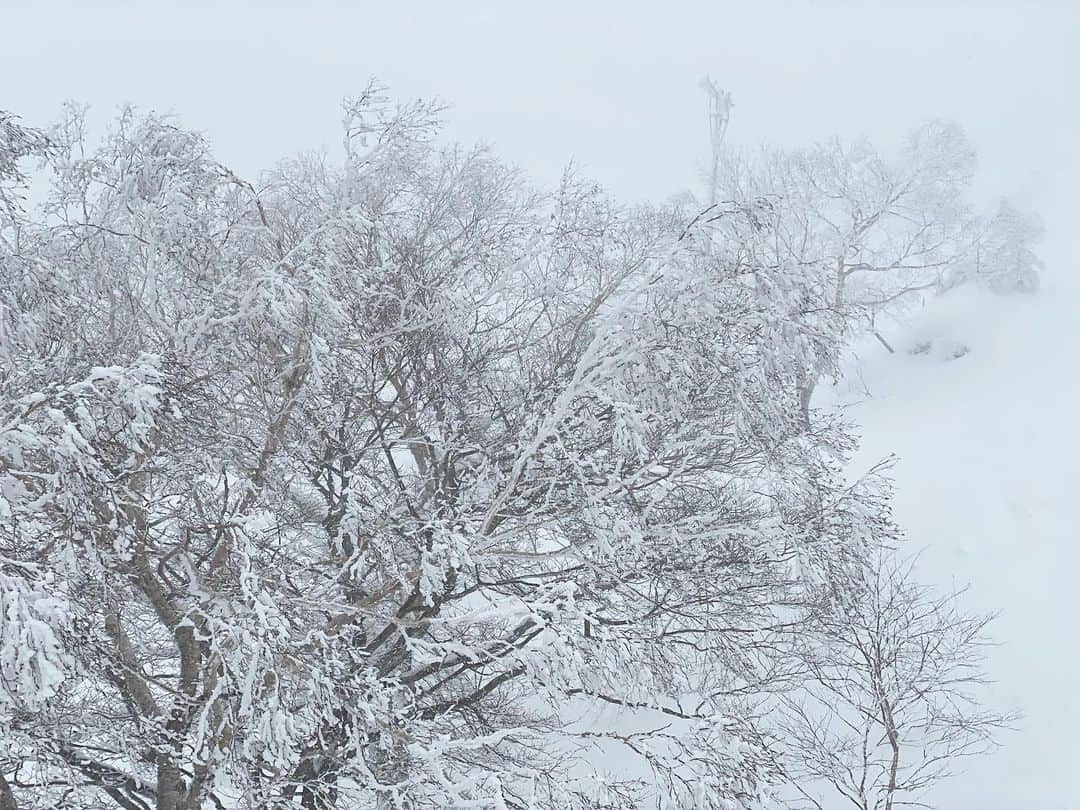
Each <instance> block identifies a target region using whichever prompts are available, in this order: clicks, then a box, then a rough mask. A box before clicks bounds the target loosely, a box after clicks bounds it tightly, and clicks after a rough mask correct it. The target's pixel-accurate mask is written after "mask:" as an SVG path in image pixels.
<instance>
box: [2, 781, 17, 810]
mask: <svg viewBox="0 0 1080 810" xmlns="http://www.w3.org/2000/svg"><path fill="white" fill-rule="evenodd" d="M0 810H19V803H18V802H16V801H15V794H14V793H13V792H12V791H11V785H9V784H8V781H7V779H5V778H4V775H3V774H2V773H0Z"/></svg>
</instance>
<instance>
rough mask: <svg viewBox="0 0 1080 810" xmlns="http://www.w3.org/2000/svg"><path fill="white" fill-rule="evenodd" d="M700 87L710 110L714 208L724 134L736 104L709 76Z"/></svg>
mask: <svg viewBox="0 0 1080 810" xmlns="http://www.w3.org/2000/svg"><path fill="white" fill-rule="evenodd" d="M700 87H701V89H702V90H704V91H705V96H706V99H707V101H706V103H707V104H708V110H709V144H710V146H711V147H712V166H711V171H710V174H709V206H710V207H712V206H713V205H716V184H717V182H718V181H719V179H720V176H719V175H720V156H721V154H722V153H723V144H724V133H725V132H727V128H728V121H729V120H730V119H731V108H732V107H734V106H735V104H734V103H733V102H732V101H731V93H728V92H726V91H724V90H721V89H720V86H719V85H718V84H717V83H716V82H715V81H713V80H712V79H711V78H709V77H708V76H706V77H705V78H703V79H702V80H701V82H700Z"/></svg>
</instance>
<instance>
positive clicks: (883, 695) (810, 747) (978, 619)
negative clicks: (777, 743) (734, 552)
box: [779, 548, 1016, 810]
mask: <svg viewBox="0 0 1080 810" xmlns="http://www.w3.org/2000/svg"><path fill="white" fill-rule="evenodd" d="M962 595H963V591H954V592H950V593H947V594H944V595H940V594H936V593H934V592H933V591H932V590H931V589H930V588H928V587H926V586H923V585H921V584H919V582H918V580H917V578H916V575H915V572H914V561H913V560H904V559H903V558H901V557H898V556H897V555H896V553H895V552H894V551H891V550H889V549H884V548H883V549H880V550H879V552H878V553H877V557H876V564H875V565H874V566H873V568H872V570H871V571H870V574H869V576H868V578H867V579H866V581H864V582H859V583H857V584H856V585H854V586H852V587H850V588H848V589H846V591H845V592H844V593H843V594H842V595H839V596H837V597H836V598H835V600H834V604H833V607H832V609H831V610H830V611H829V612H828V613H827V614H826V615H825V616H823V617H822V619H821V622H820V625H819V627H818V629H817V631H816V632H815V633H814V634H813V635H812V639H811V641H810V644H809V646H808V648H807V651H806V658H805V660H806V664H807V673H808V683H807V684H806V687H805V689H804V690H799V691H796V692H794V693H792V694H790V695H787V696H785V698H784V700H783V701H782V707H781V711H780V713H781V717H782V718H783V719H782V721H781V722H780V724H779V734H780V737H781V738H782V740H783V744H782V745H783V749H784V751H785V752H786V754H787V757H788V759H787V762H788V763H789V764H788V766H787V770H786V773H787V776H788V777H789V779H790V781H791V784H792V786H793V787H794V789H795V791H796V793H797V799H796V804H799V805H805V806H807V807H813V808H815V809H816V810H821V809H822V808H824V807H830V806H832V804H831V803H830V802H828V801H827V800H826V798H825V795H826V794H827V793H829V792H832V793H833V795H835V796H839V797H842V798H843V799H844V800H846V801H847V802H848V803H850V804H851V805H853V806H855V807H857V808H859V810H893V808H896V807H905V806H930V805H928V804H926V803H925V794H926V791H927V789H928V788H930V787H931V786H933V785H934V784H935V783H937V782H938V781H940V780H941V779H943V778H945V777H947V776H949V775H950V774H952V773H954V772H955V769H956V768H957V767H958V766H959V764H960V762H961V761H962V760H963V759H964V758H966V757H970V756H974V755H978V754H984V753H987V752H989V751H990V750H992V749H993V748H994V747H995V746H996V742H995V738H994V734H995V732H998V731H1000V730H1002V729H1006V728H1008V727H1009V724H1010V723H1011V722H1012V721H1014V720H1015V719H1016V715H1014V714H1010V713H1006V712H998V711H993V710H989V709H987V708H985V707H984V700H985V688H986V686H987V685H988V681H987V679H986V676H985V674H984V671H983V662H984V652H985V648H986V646H987V644H988V641H987V637H986V633H985V631H986V629H987V626H988V624H989V623H990V621H991V619H992V617H991V616H985V615H968V614H966V613H964V612H963V609H962V607H961V605H960V600H961V597H962Z"/></svg>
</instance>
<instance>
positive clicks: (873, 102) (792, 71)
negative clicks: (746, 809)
mask: <svg viewBox="0 0 1080 810" xmlns="http://www.w3.org/2000/svg"><path fill="white" fill-rule="evenodd" d="M751 6H752V7H753V8H752V9H751ZM0 29H2V30H3V33H4V37H3V43H4V44H3V46H2V47H0V109H4V108H6V109H10V110H12V111H14V112H16V113H19V114H21V115H22V116H23V117H24V118H25V119H26V120H27V122H28V123H31V124H39V125H40V124H46V123H48V122H50V121H51V120H52V119H53V118H54V116H55V115H56V113H57V111H58V109H59V107H60V104H61V103H62V102H63V101H64V100H65V99H75V100H78V101H83V102H87V103H90V104H91V105H92V109H93V110H94V111H95V112H96V113H97V116H98V120H103V119H104V118H105V117H106V116H107V115H110V114H111V113H112V112H113V110H114V109H115V107H116V106H118V105H119V104H121V103H123V102H128V101H130V102H134V103H136V104H139V105H140V106H144V107H152V108H156V109H158V110H162V111H173V112H176V113H178V114H179V116H180V117H181V119H182V121H183V122H184V123H185V124H186V125H188V126H191V127H195V128H198V129H202V130H204V131H205V132H206V133H207V134H208V135H209V137H210V138H211V140H212V142H213V143H214V144H216V147H217V152H218V155H219V157H220V158H221V159H223V160H224V161H225V162H227V163H229V164H231V165H232V166H233V167H234V168H235V169H236V170H238V171H240V172H242V173H245V174H248V175H253V174H255V173H257V172H258V170H259V169H261V168H263V167H265V166H267V165H268V164H270V163H272V162H273V161H274V160H276V159H278V158H280V157H284V156H286V155H288V154H290V153H292V152H294V151H297V150H299V149H307V148H317V147H320V146H324V145H325V146H327V147H329V148H331V149H333V148H336V146H337V144H338V142H339V134H338V133H339V125H340V117H341V115H340V101H341V99H342V97H343V96H345V95H347V94H350V93H356V92H358V91H360V90H361V89H362V88H363V87H364V85H365V84H366V81H367V79H368V77H369V76H372V75H376V76H378V77H379V78H381V79H382V80H383V81H385V82H386V83H387V84H389V85H390V87H391V89H392V91H393V92H394V93H395V94H397V95H398V96H399V97H401V98H415V97H418V96H424V97H431V96H438V97H440V98H442V99H444V100H446V101H447V102H449V103H450V104H451V105H452V108H451V110H450V111H449V113H448V131H449V133H450V134H451V135H452V136H453V137H455V138H458V139H461V140H464V141H475V140H477V139H482V140H485V141H487V142H490V143H493V144H494V145H495V146H496V148H497V150H498V152H499V153H500V154H501V155H502V156H503V157H504V158H506V159H508V160H510V161H512V162H514V163H517V164H519V165H521V166H523V167H524V168H525V169H527V170H528V171H529V172H531V173H532V174H533V175H534V176H536V177H537V178H538V179H539V180H541V181H542V182H550V181H552V180H554V179H555V178H556V177H557V176H558V174H559V172H560V171H561V169H562V167H563V166H564V165H565V164H566V163H567V161H569V160H570V159H574V160H575V162H576V163H578V164H579V165H580V166H582V167H583V168H584V169H585V171H586V172H587V173H588V174H589V175H591V176H592V177H593V178H595V179H596V180H598V181H600V182H601V183H603V184H604V185H606V186H607V187H608V188H610V189H611V190H612V191H613V192H614V193H616V194H617V195H619V196H621V197H623V198H627V199H641V198H651V199H660V198H663V197H666V196H667V195H669V194H673V193H676V192H678V191H680V190H682V189H685V188H687V187H689V186H692V185H693V184H694V183H695V182H696V181H695V170H696V166H697V165H699V164H700V162H701V161H702V157H703V155H704V154H705V152H706V149H707V136H706V125H705V116H704V103H703V96H702V93H701V91H700V90H699V89H698V87H697V83H698V80H699V79H700V78H701V77H702V76H703V75H704V74H706V73H709V74H711V75H712V76H713V77H714V78H716V79H717V81H718V82H719V83H720V84H721V85H722V86H724V87H725V88H726V89H729V90H730V91H731V92H732V93H733V96H734V100H735V105H736V106H735V109H734V113H733V117H732V124H731V128H730V130H729V135H728V137H729V139H730V140H731V141H733V142H736V143H740V142H741V143H750V142H753V141H755V140H758V139H761V138H767V139H771V140H774V141H781V142H785V143H792V144H795V143H802V142H806V141H807V140H809V139H812V138H815V137H821V136H825V135H828V134H832V133H840V134H844V135H855V134H859V133H863V132H865V133H868V134H870V135H873V136H877V137H879V138H882V139H888V138H890V137H893V136H895V135H896V134H898V133H899V132H901V131H902V130H903V129H904V128H906V127H909V126H912V125H915V124H917V123H919V122H920V121H921V120H923V119H926V118H929V117H949V118H953V119H955V120H958V121H959V122H960V123H961V124H963V125H964V127H965V128H966V129H967V131H968V133H969V135H970V136H971V138H972V140H973V141H974V143H975V145H976V147H977V148H978V150H979V154H980V163H981V166H982V173H981V177H980V188H981V190H982V191H983V192H985V193H988V194H990V193H1010V194H1016V195H1019V196H1020V197H1022V198H1023V199H1024V200H1025V201H1026V202H1027V203H1028V204H1029V205H1032V206H1034V207H1036V208H1037V209H1038V210H1040V212H1041V213H1042V214H1043V215H1044V217H1045V218H1046V220H1047V222H1048V224H1049V226H1050V229H1051V232H1050V237H1051V238H1050V241H1049V243H1048V245H1047V255H1048V257H1049V258H1050V259H1051V267H1050V271H1051V272H1058V273H1062V274H1064V273H1066V272H1071V271H1072V268H1073V265H1074V259H1073V254H1074V252H1075V241H1076V240H1075V234H1076V233H1077V230H1078V229H1077V227H1076V222H1077V221H1078V220H1080V216H1078V213H1077V212H1078V211H1080V207H1078V206H1077V205H1076V203H1075V202H1073V201H1072V199H1071V197H1072V196H1073V195H1074V194H1075V193H1076V190H1077V189H1080V171H1078V168H1080V159H1078V158H1077V147H1076V144H1077V131H1078V128H1080V126H1078V125H1080V114H1078V112H1077V101H1078V94H1077V92H1076V90H1075V81H1076V77H1078V76H1080V57H1078V56H1077V51H1080V0H1061V2H1060V3H1057V4H1055V3H1051V2H1049V0H1046V1H1045V2H1040V3H1033V2H1028V3H1022V2H1019V1H1018V2H1013V3H1003V2H994V1H993V0H982V2H974V0H973V1H972V2H967V3H960V2H953V3H934V2H929V0H927V2H920V3H916V2H902V1H901V0H894V1H893V2H869V1H867V2H856V1H855V0H850V2H844V3H842V2H816V1H815V0H804V1H803V2H798V3H796V2H789V3H779V2H771V3H770V2H761V0H757V1H756V2H755V0H739V1H738V2H734V1H732V2H721V0H711V1H710V2H705V1H704V0H703V2H699V3H691V2H661V0H654V2H651V3H641V2H579V3H569V2H557V1H556V0H534V2H531V3H523V2H522V3H517V2H504V3H500V4H495V3H479V2H465V0H456V1H455V2H444V3H433V2H431V3H427V2H417V1H416V0H414V1H413V2H408V3H404V2H403V3H400V4H399V3H393V2H389V0H388V1H387V2H383V3H375V2H371V3H367V2H355V3H349V4H345V3H340V4H335V3H330V2H308V3H301V2H293V3H276V4H274V3H260V4H256V3H254V2H252V3H239V2H232V3H229V2H221V3H217V4H213V5H209V4H204V5H200V4H192V3H183V4H181V3H178V2H177V3H172V4H164V3H157V2H141V3H137V4H136V3H133V2H132V3H127V4H124V3H113V4H111V5H103V4H95V3H91V2H83V3H75V2H70V3H66V4H60V3H45V2H34V1H33V0H0ZM1078 288H1080V285H1078ZM1062 317H1064V316H1062ZM1072 334H1074V335H1075V334H1076V333H1075V332H1074V333H1072ZM1047 348H1050V347H1047ZM1062 348H1063V347H1062ZM1031 407H1033V408H1035V409H1036V410H1037V409H1038V403H1036V404H1035V405H1032V406H1031ZM1028 417H1029V418H1034V419H1037V418H1038V414H1030V415H1028ZM910 418H917V417H915V416H912V417H910ZM927 418H932V417H927ZM868 427H870V426H869V425H868ZM890 429H891V428H890ZM909 432H911V431H909ZM911 433H912V435H914V433H913V432H911ZM883 435H884V434H883ZM990 440H991V439H990V438H989V437H988V438H987V441H990ZM886 444H887V445H888V447H887V448H886V449H891V448H892V447H893V443H892V440H891V439H890V441H889V442H886ZM901 444H902V442H901ZM897 449H900V448H899V447H898V448H897ZM912 452H915V451H912ZM944 461H947V460H944ZM934 464H936V461H935V462H934ZM930 466H931V467H933V466H934V465H933V464H931V465H930ZM901 483H903V482H901ZM913 491H915V490H913ZM1063 508H1064V507H1063ZM961 517H962V516H961ZM935 525H936V524H935ZM920 528H925V529H927V530H929V531H932V530H933V526H929V527H920ZM1064 536H1065V535H1064V534H1062V538H1064ZM915 540H916V542H917V543H919V544H920V545H921V544H924V543H932V542H933V538H931V537H918V538H915ZM972 542H978V541H977V540H973V541H972ZM1018 542H1019V541H1018ZM1063 542H1064V541H1063ZM996 581H998V582H1000V581H1002V578H1000V577H999V578H997V580H996ZM1040 587H1041V585H1040V584H1039V583H1038V582H1035V581H1034V579H1033V580H1032V581H1031V582H1027V583H1018V584H1017V587H1016V588H1015V589H1010V588H1003V589H1002V591H1001V593H1000V599H1001V603H1000V604H999V605H997V607H999V608H1000V609H1001V610H1003V611H1005V613H1006V614H1008V613H1009V611H1010V600H1012V601H1013V606H1014V607H1015V608H1016V613H1017V615H1028V614H1025V613H1024V608H1023V607H1022V605H1021V602H1022V601H1024V600H1026V599H1027V597H1028V596H1029V595H1035V596H1037V595H1038V593H1039V590H1038V589H1039V588H1040ZM1051 618H1052V619H1053V620H1054V621H1058V622H1062V621H1064V620H1065V618H1066V617H1064V616H1055V617H1051ZM1069 621H1070V624H1069V626H1070V627H1071V626H1072V623H1071V619H1070V620H1069ZM1006 626H1007V624H1006ZM1015 627H1016V626H1015V625H1013V628H1014V629H1015ZM1047 638H1048V642H1047V643H1048V644H1052V643H1053V642H1052V641H1051V640H1050V639H1049V637H1047ZM1005 641H1008V639H1005ZM1074 652H1075V651H1074ZM1070 660H1073V661H1075V660H1076V657H1075V655H1074V656H1073V658H1071V659H1070ZM1027 663H1029V664H1030V663H1031V662H1030V660H1028V661H1027ZM1054 666H1055V665H1054V664H1051V663H1049V659H1048V663H1047V664H1046V665H1044V668H1045V671H1046V675H1047V680H1048V681H1052V682H1053V683H1054V684H1057V686H1051V687H1050V688H1051V689H1057V690H1058V692H1057V693H1060V695H1061V699H1062V700H1063V701H1066V702H1068V701H1071V700H1072V699H1073V695H1072V690H1070V689H1068V688H1066V687H1065V685H1064V683H1065V682H1064V681H1063V680H1062V675H1063V673H1062V672H1051V671H1050V670H1051V669H1053V668H1054ZM1024 671H1025V672H1029V673H1032V672H1033V673H1035V674H1034V676H1033V682H1032V683H1025V684H1012V685H1011V688H1014V689H1015V688H1019V689H1020V690H1021V691H1023V690H1025V689H1030V690H1032V693H1033V694H1038V693H1040V691H1041V690H1043V689H1044V686H1045V684H1044V683H1042V681H1043V679H1042V678H1041V677H1040V675H1039V673H1040V671H1041V670H1040V669H1039V668H1038V666H1034V665H1032V666H1030V667H1029V669H1028V670H1024ZM1051 676H1052V677H1051ZM1074 676H1075V673H1074ZM1047 705H1048V706H1049V705H1050V704H1049V703H1047ZM1046 714H1047V716H1049V715H1051V714H1052V710H1051V709H1050V708H1048V709H1047V711H1046ZM1069 716H1077V713H1076V712H1073V714H1072V715H1069ZM1034 719H1035V720H1038V718H1034ZM1035 728H1049V726H1047V725H1044V726H1035V725H1033V727H1032V731H1031V732H1030V733H1028V734H1027V735H1025V736H1024V737H1023V739H1022V740H1018V739H1015V738H1014V739H1012V740H1010V743H1011V744H1012V745H1014V746H1021V748H1022V750H1014V752H1013V754H1012V755H1011V757H1010V756H1006V757H1004V758H1002V759H997V758H995V762H996V763H997V767H998V770H999V771H1000V772H999V773H997V775H996V777H997V778H996V779H994V778H992V777H988V776H987V774H988V771H989V770H991V769H988V768H984V769H983V770H982V771H981V777H980V778H979V779H977V780H976V781H978V782H980V783H981V784H978V785H974V784H972V785H970V786H969V787H965V786H964V785H963V783H962V782H961V783H959V784H958V785H957V786H956V787H955V788H953V789H954V790H956V791H957V793H956V795H951V796H950V798H957V799H962V798H963V797H964V794H965V791H966V790H967V789H969V788H970V790H971V794H970V797H971V799H972V802H973V803H970V804H968V803H963V805H962V806H963V807H964V810H976V808H977V809H978V810H984V808H988V807H1002V808H1005V807H1010V808H1013V807H1031V808H1035V807H1038V808H1048V809H1049V808H1053V810H1064V808H1066V807H1068V806H1070V805H1069V804H1068V802H1070V801H1075V800H1076V799H1075V796H1073V795H1070V794H1072V793H1074V792H1075V791H1074V787H1075V779H1074V780H1073V781H1072V782H1070V781H1069V779H1070V777H1069V776H1068V775H1067V774H1066V773H1064V771H1068V770H1069V769H1070V768H1072V767H1073V760H1074V759H1076V757H1075V756H1073V754H1077V755H1080V745H1078V744H1077V743H1076V742H1075V740H1074V739H1073V737H1074V732H1073V730H1072V729H1061V730H1060V733H1057V732H1054V733H1051V732H1046V733H1045V734H1043V733H1040V732H1038V731H1035ZM1051 736H1053V738H1050V737H1051ZM1042 747H1045V748H1046V750H1047V751H1048V752H1053V756H1052V757H1051V758H1050V759H1045V760H1042V758H1041V756H1040V754H1039V753H1038V752H1039V749H1040V748H1042ZM1070 752H1071V753H1070ZM1040 760H1041V761H1044V762H1045V763H1046V767H1045V770H1044V772H1043V773H1042V774H1040V776H1039V777H1038V781H1039V782H1040V783H1041V784H1039V785H1025V784H1024V783H1025V777H1033V774H1032V773H1025V772H1023V771H1025V768H1026V766H1025V765H1024V764H1023V763H1028V766H1027V768H1028V769H1030V763H1033V762H1036V761H1040ZM1010 765H1011V766H1012V767H1009V766H1010ZM1058 771H1063V772H1062V773H1059V774H1058V775H1059V776H1060V781H1057V782H1053V783H1052V778H1051V777H1050V776H1048V774H1049V773H1053V772H1058ZM1070 786H1071V787H1070ZM995 796H996V797H997V800H996V801H994V797H995ZM1025 796H1026V797H1027V800H1026V801H1025V800H1024V799H1019V797H1025ZM1006 797H1007V798H1006ZM1018 799H1019V802H1020V803H1019V804H1017V803H1016V801H1017V800H1018ZM960 806H961V805H957V807H960ZM1073 806H1077V805H1073Z"/></svg>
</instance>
